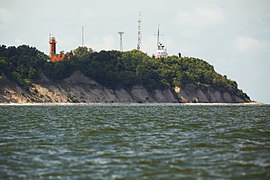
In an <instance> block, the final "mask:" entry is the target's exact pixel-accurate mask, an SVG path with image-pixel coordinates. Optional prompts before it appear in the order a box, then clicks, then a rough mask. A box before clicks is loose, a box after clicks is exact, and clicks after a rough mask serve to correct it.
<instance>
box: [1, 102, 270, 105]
mask: <svg viewBox="0 0 270 180" xmlns="http://www.w3.org/2000/svg"><path fill="white" fill-rule="evenodd" d="M260 105H262V106H269V105H270V104H267V103H262V102H256V101H253V102H249V103H128V102H127V103H0V106H260Z"/></svg>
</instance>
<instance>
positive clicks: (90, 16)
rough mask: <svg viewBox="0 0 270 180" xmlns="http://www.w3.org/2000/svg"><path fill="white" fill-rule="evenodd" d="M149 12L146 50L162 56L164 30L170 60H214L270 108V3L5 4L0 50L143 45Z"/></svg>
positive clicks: (51, 0)
mask: <svg viewBox="0 0 270 180" xmlns="http://www.w3.org/2000/svg"><path fill="white" fill-rule="evenodd" d="M139 12H142V50H143V51H144V52H146V53H148V55H152V54H153V53H155V49H156V37H155V36H154V34H156V33H157V27H158V24H160V31H161V34H163V36H161V38H160V40H161V42H162V43H163V44H164V45H165V46H166V47H167V49H168V52H169V55H174V54H178V52H181V53H182V55H183V56H189V57H197V58H201V59H204V60H206V61H208V62H209V63H210V64H212V65H213V66H214V67H215V69H216V71H217V72H219V73H221V74H222V75H227V76H228V78H230V79H232V80H235V81H236V82H237V83H238V85H239V87H240V88H241V89H243V91H244V92H246V93H247V94H248V95H249V96H250V97H251V99H253V100H256V101H261V102H265V103H270V80H269V79H270V1H269V0H136V1H135V0H133V1H132V0H113V1H112V0H95V1H94V0H43V1H41V0H0V44H4V45H7V46H14V45H15V46H17V45H21V44H28V45H30V46H34V47H36V48H37V49H39V50H41V51H43V52H45V53H46V54H49V44H48V36H49V33H52V34H54V35H55V36H56V39H57V42H58V43H57V52H59V51H61V50H64V51H70V50H73V49H75V48H76V47H78V46H80V45H81V41H82V40H81V29H82V26H84V32H85V33H84V36H85V38H84V44H85V45H87V46H89V47H91V48H93V49H94V50H96V51H100V50H102V49H105V50H111V49H119V35H118V32H119V31H124V32H125V34H124V35H123V46H124V50H131V49H135V48H136V45H137V25H138V24H137V21H138V13H139Z"/></svg>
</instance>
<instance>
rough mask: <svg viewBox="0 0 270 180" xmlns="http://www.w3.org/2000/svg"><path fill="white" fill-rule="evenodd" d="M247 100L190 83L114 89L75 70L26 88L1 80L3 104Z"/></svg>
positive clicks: (235, 101)
mask: <svg viewBox="0 0 270 180" xmlns="http://www.w3.org/2000/svg"><path fill="white" fill-rule="evenodd" d="M68 102H73V103H244V102H247V101H246V100H243V99H241V98H240V97H237V96H235V95H231V94H230V93H228V92H220V91H218V90H217V89H214V88H211V87H210V88H204V89H201V88H198V87H197V86H195V85H194V84H187V85H186V86H184V87H179V88H178V90H177V91H175V90H174V89H166V90H160V89H156V90H153V91H148V90H147V89H146V88H144V87H143V86H134V87H133V88H131V89H130V90H126V89H123V88H120V89H116V90H112V89H108V88H106V87H104V86H101V85H100V84H99V83H97V82H95V81H93V80H92V79H89V78H88V77H85V76H84V75H83V74H82V73H81V72H79V71H76V72H74V73H73V74H72V75H71V76H70V77H69V78H66V79H64V80H63V81H59V82H53V81H51V80H49V79H48V78H47V77H46V76H44V75H42V78H41V80H40V81H38V82H35V83H33V84H32V85H31V86H30V87H29V88H28V89H23V88H22V87H20V86H18V85H17V84H16V83H14V82H12V81H10V80H8V79H7V78H6V77H4V76H3V77H2V79H1V80H0V103H68Z"/></svg>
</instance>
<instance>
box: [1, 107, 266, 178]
mask: <svg viewBox="0 0 270 180" xmlns="http://www.w3.org/2000/svg"><path fill="white" fill-rule="evenodd" d="M0 179H270V106H269V105H234V104H232V105H228V104H218V105H183V104H79V105H76V104H69V105H63V104H60V105H51V104H44V105H42V104H40V105H1V106H0Z"/></svg>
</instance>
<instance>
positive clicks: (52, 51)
mask: <svg viewBox="0 0 270 180" xmlns="http://www.w3.org/2000/svg"><path fill="white" fill-rule="evenodd" d="M49 43H50V58H51V61H52V62H57V61H62V60H63V59H64V58H65V55H63V54H56V40H55V37H54V36H53V35H50V41H49Z"/></svg>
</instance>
